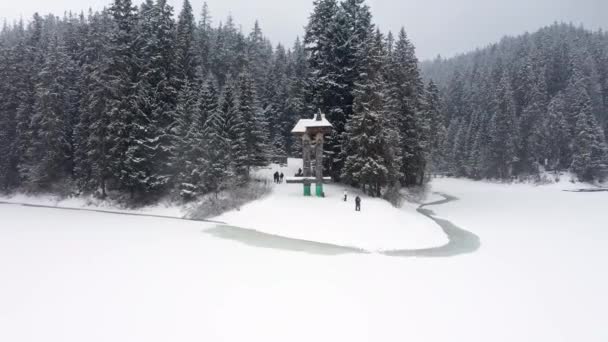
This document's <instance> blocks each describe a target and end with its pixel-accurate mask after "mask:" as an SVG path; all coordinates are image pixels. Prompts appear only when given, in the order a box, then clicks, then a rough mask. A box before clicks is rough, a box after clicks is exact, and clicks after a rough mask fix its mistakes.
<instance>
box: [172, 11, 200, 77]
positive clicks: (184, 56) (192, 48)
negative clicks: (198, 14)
mask: <svg viewBox="0 0 608 342" xmlns="http://www.w3.org/2000/svg"><path fill="white" fill-rule="evenodd" d="M195 31H196V23H195V21H194V14H192V5H190V1H189V0H184V2H183V4H182V10H181V12H180V14H179V19H178V21H177V33H176V41H175V62H176V64H177V67H176V69H177V70H176V77H177V79H178V80H179V81H180V82H181V83H182V84H183V83H184V82H190V83H192V82H194V80H195V77H196V72H197V71H196V70H197V67H198V63H197V55H196V44H195V36H194V35H195Z"/></svg>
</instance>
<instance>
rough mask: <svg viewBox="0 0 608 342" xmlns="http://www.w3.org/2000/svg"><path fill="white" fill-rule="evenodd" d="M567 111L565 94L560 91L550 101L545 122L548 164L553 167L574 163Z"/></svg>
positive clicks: (559, 167) (564, 166) (563, 167)
mask: <svg viewBox="0 0 608 342" xmlns="http://www.w3.org/2000/svg"><path fill="white" fill-rule="evenodd" d="M565 111H566V104H565V100H564V94H563V93H562V92H559V93H558V94H557V95H555V97H553V99H552V100H551V102H549V106H548V109H547V116H546V117H545V123H544V126H545V127H546V133H547V137H546V144H547V159H548V166H549V167H550V168H551V169H565V168H568V167H569V166H570V164H571V163H572V162H571V160H572V158H571V154H572V152H571V141H570V140H571V138H570V131H569V127H568V122H567V121H566V113H565Z"/></svg>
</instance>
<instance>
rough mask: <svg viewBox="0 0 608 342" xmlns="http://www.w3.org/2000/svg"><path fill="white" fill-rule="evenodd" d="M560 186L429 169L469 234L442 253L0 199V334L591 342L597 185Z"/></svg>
mask: <svg viewBox="0 0 608 342" xmlns="http://www.w3.org/2000/svg"><path fill="white" fill-rule="evenodd" d="M568 187H570V186H568V185H566V186H564V185H563V184H560V185H550V186H542V187H534V186H531V185H511V186H508V185H500V184H489V183H482V182H472V181H465V180H454V179H438V180H435V181H434V182H433V190H435V191H438V192H443V193H446V194H450V195H453V196H455V197H457V198H458V199H459V200H457V201H453V202H449V203H446V204H443V205H440V206H433V207H430V208H429V209H432V210H433V211H434V212H435V213H436V214H437V215H438V216H439V217H441V218H445V219H448V220H450V221H451V222H453V223H455V224H457V225H458V226H459V227H462V228H464V229H467V230H469V231H471V232H472V233H474V234H476V235H477V236H479V238H480V240H481V247H480V248H479V249H478V250H477V251H476V252H475V253H470V254H463V255H459V256H453V257H445V258H443V257H439V258H420V257H419V258H403V257H390V256H385V255H380V254H373V253H372V254H357V253H336V254H320V253H306V252H296V251H289V250H285V249H280V248H270V247H260V246H255V245H247V244H243V243H240V242H239V241H233V240H229V239H221V238H217V237H215V236H213V235H211V234H206V233H204V231H205V230H207V229H212V228H213V227H214V225H213V224H211V223H202V222H192V221H182V220H171V219H163V218H153V217H136V216H124V215H116V214H107V213H98V212H86V211H63V210H58V209H46V208H34V207H22V206H14V205H0V341H11V342H21V341H32V342H33V341H36V342H38V341H45V342H51V341H61V342H81V341H87V342H97V341H100V342H101V341H104V342H105V341H113V342H117V341H128V342H133V341H142V342H143V341H145V342H156V341H180V342H181V341H265V342H268V341H270V342H271V341H383V340H384V341H470V342H477V341H479V342H482V341H483V342H487V341H493V342H494V341H505V342H506V341H509V342H512V341H518V342H519V341H534V342H539V341H550V342H556V341H586V342H587V341H598V342H599V341H602V342H604V341H607V340H608V329H607V328H606V322H607V321H606V314H605V308H606V307H608V293H607V290H606V289H608V276H607V274H606V269H608V210H606V204H607V203H608V193H607V192H594V193H575V192H564V191H563V190H564V189H565V188H568ZM574 187H575V186H574V185H573V186H571V188H574ZM326 200H329V199H326ZM372 208H373V207H372ZM361 236H362V235H361Z"/></svg>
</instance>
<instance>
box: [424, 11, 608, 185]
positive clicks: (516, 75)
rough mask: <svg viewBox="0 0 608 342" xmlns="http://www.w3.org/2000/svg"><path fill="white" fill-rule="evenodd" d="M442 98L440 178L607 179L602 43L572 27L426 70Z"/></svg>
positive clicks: (604, 38)
mask: <svg viewBox="0 0 608 342" xmlns="http://www.w3.org/2000/svg"><path fill="white" fill-rule="evenodd" d="M422 69H423V70H424V75H425V77H427V78H430V79H433V80H434V81H436V82H437V83H438V85H439V87H440V89H441V94H442V105H441V108H442V113H443V116H442V117H443V118H444V127H446V129H445V131H443V132H442V135H443V137H442V138H440V140H441V141H442V146H441V148H439V149H437V151H436V152H437V153H436V154H435V155H434V161H435V162H434V164H435V167H436V170H441V171H442V172H447V173H450V174H453V175H456V176H463V177H471V178H475V179H482V178H499V179H510V178H513V177H516V176H537V175H539V174H540V173H542V172H544V171H568V170H570V171H572V172H573V173H575V174H576V175H577V176H578V177H579V178H580V179H581V180H585V181H592V180H597V179H599V178H603V177H605V176H606V174H607V172H606V171H607V167H606V165H607V156H608V154H607V151H608V149H607V145H606V132H607V128H608V35H607V34H606V33H604V32H603V31H598V32H590V31H588V30H585V29H584V28H582V27H575V26H573V25H570V24H557V23H556V24H553V25H551V26H549V27H545V28H542V29H541V30H539V31H538V32H535V33H532V34H524V35H522V36H519V37H506V38H504V39H502V41H500V42H499V43H497V44H493V45H491V46H488V47H486V48H484V49H479V50H477V51H474V52H471V53H468V54H464V55H461V56H458V57H455V58H451V59H443V58H437V59H436V60H434V61H428V62H424V63H422Z"/></svg>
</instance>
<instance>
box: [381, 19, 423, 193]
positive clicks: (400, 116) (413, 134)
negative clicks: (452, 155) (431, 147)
mask: <svg viewBox="0 0 608 342" xmlns="http://www.w3.org/2000/svg"><path fill="white" fill-rule="evenodd" d="M389 70H390V71H389V75H390V80H389V110H390V111H391V113H392V114H391V115H392V116H394V117H396V118H397V120H398V123H397V124H398V127H399V133H400V136H401V143H400V148H401V153H402V169H401V173H402V175H403V179H402V183H403V184H404V185H408V186H409V185H416V184H422V182H423V181H424V174H425V170H426V159H427V157H426V145H427V142H426V138H427V137H426V136H425V132H427V129H428V124H429V123H428V120H426V118H425V116H424V115H423V114H424V113H422V107H421V97H422V95H423V91H424V84H423V83H422V79H421V77H420V72H419V70H418V59H417V58H416V54H415V49H414V46H413V45H412V43H411V42H410V41H409V39H408V37H407V34H406V33H405V29H403V28H402V29H401V30H400V32H399V36H398V38H397V42H396V43H395V48H394V51H393V54H392V58H391V61H390V62H389Z"/></svg>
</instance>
